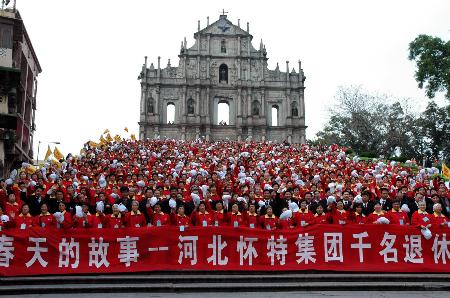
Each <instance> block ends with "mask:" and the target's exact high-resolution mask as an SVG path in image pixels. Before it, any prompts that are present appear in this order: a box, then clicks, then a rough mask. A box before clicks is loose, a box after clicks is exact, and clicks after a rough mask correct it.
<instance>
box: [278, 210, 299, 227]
mask: <svg viewBox="0 0 450 298" xmlns="http://www.w3.org/2000/svg"><path fill="white" fill-rule="evenodd" d="M286 211H288V208H283V209H282V212H281V215H280V219H279V221H278V223H279V228H280V230H290V229H293V228H294V227H295V219H293V218H292V216H291V217H288V218H282V215H283V213H284V212H286Z"/></svg>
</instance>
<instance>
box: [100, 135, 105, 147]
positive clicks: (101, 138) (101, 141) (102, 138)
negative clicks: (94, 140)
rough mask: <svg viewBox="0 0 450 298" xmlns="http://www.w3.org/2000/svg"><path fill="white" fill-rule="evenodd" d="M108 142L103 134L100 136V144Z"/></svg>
mask: <svg viewBox="0 0 450 298" xmlns="http://www.w3.org/2000/svg"><path fill="white" fill-rule="evenodd" d="M106 143H107V142H106V140H105V138H104V137H103V135H102V136H100V145H105V144H106Z"/></svg>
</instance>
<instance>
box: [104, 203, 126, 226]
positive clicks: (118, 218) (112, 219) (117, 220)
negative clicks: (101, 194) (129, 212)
mask: <svg viewBox="0 0 450 298" xmlns="http://www.w3.org/2000/svg"><path fill="white" fill-rule="evenodd" d="M105 224H106V227H107V228H109V229H119V228H123V227H124V225H123V216H122V214H121V213H120V210H119V205H117V204H113V206H112V214H109V215H107V216H106V219H105Z"/></svg>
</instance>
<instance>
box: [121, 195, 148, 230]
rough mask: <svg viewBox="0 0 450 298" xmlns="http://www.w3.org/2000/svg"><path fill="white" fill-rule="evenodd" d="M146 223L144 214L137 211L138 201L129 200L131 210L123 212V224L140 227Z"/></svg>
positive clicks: (129, 226)
mask: <svg viewBox="0 0 450 298" xmlns="http://www.w3.org/2000/svg"><path fill="white" fill-rule="evenodd" d="M146 225H147V221H146V219H145V216H144V214H142V213H141V211H139V202H138V201H136V200H133V201H132V202H131V211H130V212H128V213H127V214H125V226H126V227H127V228H142V227H145V226H146Z"/></svg>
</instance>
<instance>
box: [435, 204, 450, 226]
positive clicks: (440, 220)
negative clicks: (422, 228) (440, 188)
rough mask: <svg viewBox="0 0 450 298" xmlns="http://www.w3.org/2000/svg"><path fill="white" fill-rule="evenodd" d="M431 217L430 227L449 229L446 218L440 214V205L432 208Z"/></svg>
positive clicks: (449, 223) (449, 224)
mask: <svg viewBox="0 0 450 298" xmlns="http://www.w3.org/2000/svg"><path fill="white" fill-rule="evenodd" d="M433 211H434V212H433V215H432V216H431V218H432V220H431V225H432V227H433V228H446V227H449V228H450V222H449V221H448V218H447V217H446V216H445V215H444V214H442V205H441V204H439V203H437V204H434V206H433Z"/></svg>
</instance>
